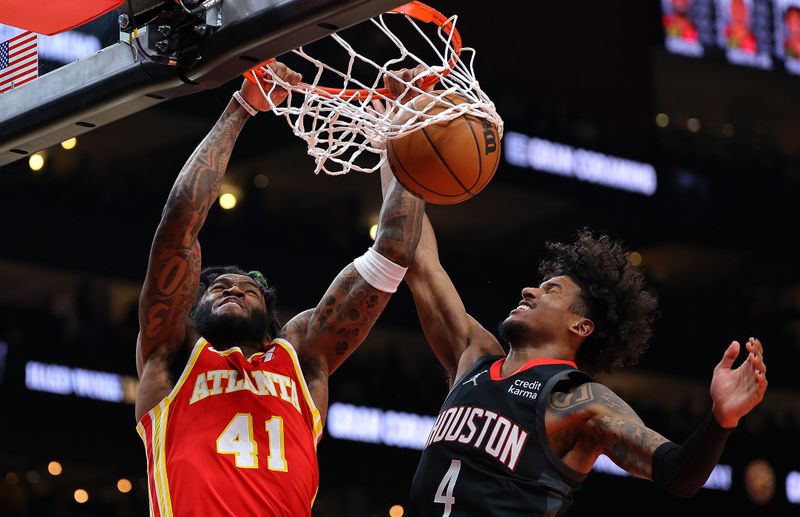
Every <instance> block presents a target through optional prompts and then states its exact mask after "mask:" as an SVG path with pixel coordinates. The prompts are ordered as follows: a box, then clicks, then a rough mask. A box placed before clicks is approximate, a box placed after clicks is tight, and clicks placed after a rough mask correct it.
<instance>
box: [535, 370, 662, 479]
mask: <svg viewBox="0 0 800 517" xmlns="http://www.w3.org/2000/svg"><path fill="white" fill-rule="evenodd" d="M548 410H549V411H551V412H552V413H553V414H554V415H555V416H556V417H559V418H571V417H578V418H581V415H583V417H584V418H588V419H589V421H590V422H591V425H590V427H589V428H588V429H589V430H590V434H589V435H588V436H591V439H592V441H593V442H595V443H597V444H599V445H600V446H601V447H602V449H604V450H605V451H607V452H608V454H609V455H610V456H611V457H612V459H613V460H614V461H615V462H616V463H617V464H618V465H620V466H621V467H622V468H624V469H625V470H627V471H628V472H631V473H633V474H636V475H638V476H640V477H649V476H650V475H651V464H652V457H653V452H654V451H655V450H656V448H658V446H659V445H661V444H662V443H664V442H666V441H667V440H666V438H664V437H663V436H661V435H660V434H658V433H657V432H655V431H653V430H651V429H649V428H647V426H645V425H644V423H643V422H642V420H641V419H640V418H639V416H638V415H637V414H636V412H635V411H634V410H633V409H632V408H631V407H630V406H629V405H628V404H626V403H625V402H624V401H623V400H622V399H621V398H619V396H617V395H616V394H615V393H614V392H613V391H611V390H610V389H608V388H607V387H606V386H603V385H602V384H598V383H585V384H581V385H580V386H576V387H573V388H572V389H570V390H569V391H567V392H553V393H552V394H551V395H550V399H549V401H548Z"/></svg>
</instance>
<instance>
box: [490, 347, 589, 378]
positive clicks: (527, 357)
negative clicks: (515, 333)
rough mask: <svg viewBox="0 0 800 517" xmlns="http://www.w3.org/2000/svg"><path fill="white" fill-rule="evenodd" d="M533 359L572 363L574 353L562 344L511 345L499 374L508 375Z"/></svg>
mask: <svg viewBox="0 0 800 517" xmlns="http://www.w3.org/2000/svg"><path fill="white" fill-rule="evenodd" d="M533 359H558V360H560V361H574V360H575V352H574V350H572V349H571V348H569V347H567V346H564V344H563V343H555V342H548V343H538V344H536V345H528V344H523V345H517V346H514V345H512V346H511V349H510V350H509V351H508V355H506V360H505V361H504V362H503V366H502V368H501V369H500V373H501V374H502V375H504V376H506V375H510V374H512V373H514V372H515V371H517V370H518V369H519V368H520V367H522V365H524V364H525V363H527V362H528V361H531V360H533Z"/></svg>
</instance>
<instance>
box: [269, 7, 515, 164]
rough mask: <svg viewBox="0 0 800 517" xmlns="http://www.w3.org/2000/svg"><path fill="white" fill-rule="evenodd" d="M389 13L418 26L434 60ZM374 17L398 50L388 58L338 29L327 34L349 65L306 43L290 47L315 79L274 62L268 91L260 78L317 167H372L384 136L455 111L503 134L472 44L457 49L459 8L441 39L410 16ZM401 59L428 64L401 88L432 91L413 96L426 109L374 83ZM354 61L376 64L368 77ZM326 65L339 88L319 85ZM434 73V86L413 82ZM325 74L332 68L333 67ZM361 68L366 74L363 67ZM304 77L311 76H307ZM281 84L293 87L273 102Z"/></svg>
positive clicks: (379, 156) (446, 117) (381, 154)
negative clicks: (298, 79)
mask: <svg viewBox="0 0 800 517" xmlns="http://www.w3.org/2000/svg"><path fill="white" fill-rule="evenodd" d="M384 16H392V17H398V16H402V17H403V18H405V19H406V20H408V22H409V23H411V24H412V25H413V28H414V29H416V30H415V31H414V32H416V33H418V34H419V35H420V37H421V38H422V39H423V41H424V44H426V45H428V46H430V48H431V49H432V50H433V52H434V54H435V56H436V58H435V59H436V60H437V62H436V63H435V64H428V63H425V62H424V61H423V60H422V59H420V58H419V57H417V56H416V55H415V54H413V53H412V52H410V51H409V50H408V49H407V48H406V47H405V46H404V45H403V42H401V41H400V39H399V38H398V37H397V36H396V35H395V34H394V33H393V32H392V31H391V30H390V29H389V27H388V26H387V25H386V22H385V21H384ZM369 21H370V22H371V23H372V24H373V25H374V26H375V27H377V29H379V30H380V31H381V32H383V34H385V35H386V37H388V38H389V40H390V41H391V42H392V43H394V44H395V45H396V46H397V50H398V52H399V53H398V55H397V56H396V57H394V58H392V59H389V60H388V61H386V62H385V63H376V62H375V61H373V60H371V59H369V58H367V57H364V56H363V55H361V54H360V53H359V52H358V51H357V50H356V49H354V48H353V46H351V45H350V44H349V43H348V42H346V41H345V40H344V39H342V37H341V36H340V35H338V34H332V35H331V36H330V37H331V38H333V39H334V40H335V41H336V42H337V43H338V44H339V45H340V46H341V47H342V49H343V50H344V51H345V52H347V55H348V56H349V59H348V60H347V62H348V64H347V67H346V69H344V70H337V69H336V68H334V67H331V66H329V65H328V64H326V63H324V62H322V61H320V60H319V59H316V58H314V57H313V56H311V55H309V54H308V53H306V51H305V50H304V49H303V47H300V48H298V49H295V50H293V51H292V52H293V53H294V54H296V55H298V56H300V57H302V58H304V59H305V60H307V61H309V62H311V63H313V64H314V66H315V67H316V70H317V72H316V75H315V76H314V78H313V80H312V81H311V82H308V83H301V84H299V85H296V86H292V85H290V84H288V83H287V82H285V81H282V80H281V79H280V78H278V77H277V76H276V75H275V74H274V72H273V71H272V70H271V69H270V68H269V67H264V70H265V72H266V75H265V77H269V78H271V80H272V81H273V86H272V87H271V88H270V89H268V90H266V91H265V88H264V87H263V86H262V83H261V81H258V82H257V84H258V86H259V88H260V89H261V93H262V94H263V95H264V97H265V98H266V100H267V102H268V103H269V104H270V106H271V107H272V111H273V112H274V113H275V114H276V115H279V116H283V117H285V118H286V121H287V122H288V123H289V126H290V127H291V128H292V131H293V132H294V134H295V135H296V136H298V137H300V138H302V139H303V140H305V141H306V143H307V144H308V154H309V155H311V156H313V157H314V161H315V162H316V168H315V170H314V173H315V174H319V172H320V171H324V172H325V173H326V174H330V175H339V174H346V173H347V172H349V171H350V170H357V171H360V172H373V171H375V170H377V169H378V168H379V167H380V166H381V165H382V164H383V162H384V160H385V159H386V153H385V151H384V149H385V144H386V141H387V140H389V139H395V138H399V137H402V136H403V135H406V134H408V133H411V132H413V131H416V130H418V129H421V128H423V127H426V126H429V125H431V124H436V123H439V122H443V121H446V120H451V119H454V118H457V117H459V116H461V115H463V114H465V113H467V114H471V115H474V116H476V117H479V118H481V119H484V120H486V121H488V122H491V123H493V124H494V125H496V126H497V130H498V135H499V136H500V137H502V134H503V120H502V119H501V118H500V116H499V115H498V114H497V111H496V110H495V106H494V103H493V102H492V101H491V99H489V97H488V96H487V95H486V94H485V93H484V92H483V90H481V88H480V85H479V84H478V80H477V79H476V78H475V72H474V70H473V61H474V59H475V50H474V49H472V48H467V47H463V48H461V54H460V57H459V56H458V55H457V53H456V50H455V48H454V46H453V34H454V33H455V24H456V21H457V16H452V17H450V18H449V19H448V20H447V22H446V23H445V24H444V25H443V27H446V28H452V30H448V31H446V30H443V28H442V27H439V28H438V30H437V35H438V39H439V43H438V45H437V44H436V43H434V42H433V41H431V38H429V37H428V36H427V35H426V34H425V33H424V32H423V30H422V29H421V28H420V24H421V23H422V22H418V21H417V20H414V19H413V18H411V17H410V16H407V15H402V14H382V15H379V16H378V17H376V18H373V19H371V20H369ZM365 40H366V38H365ZM401 62H402V63H404V64H405V63H409V62H413V63H414V65H412V66H410V67H409V66H408V65H407V64H406V65H404V66H403V67H404V68H414V67H415V66H416V65H425V68H426V70H425V71H424V72H422V73H420V74H419V75H418V76H417V77H414V78H413V79H412V80H411V81H409V82H406V81H401V82H402V84H404V85H405V91H404V95H405V94H406V93H407V92H410V91H413V92H416V93H417V94H419V95H420V96H424V97H427V98H428V99H430V101H425V102H422V103H419V102H417V103H416V104H417V105H418V106H424V108H423V109H421V110H416V109H414V108H413V106H412V105H411V103H407V104H402V103H400V102H398V101H397V100H395V99H392V98H389V97H387V96H386V95H383V94H381V93H379V92H376V91H375V90H377V89H378V88H380V87H381V86H383V77H384V75H385V74H387V73H390V72H391V71H392V70H395V71H396V70H398V69H399V68H401V66H400V65H399V63H401ZM357 63H358V64H359V67H360V68H363V64H367V65H369V69H370V70H373V69H374V77H372V78H371V79H370V80H369V81H363V80H359V79H357V78H356V77H353V68H354V66H355V65H356V64H357ZM448 70H449V73H448V72H447V71H448ZM323 72H330V73H333V74H335V75H336V76H338V77H340V78H341V79H342V82H343V84H342V86H341V90H337V91H336V92H334V93H328V92H326V91H323V90H320V89H318V87H319V86H320V85H319V81H320V78H321V77H322V74H323ZM431 74H433V75H435V76H436V77H437V78H438V79H439V82H438V83H437V85H436V89H435V90H434V91H431V92H425V91H423V90H421V89H419V88H418V87H416V86H414V84H413V83H415V82H417V80H418V79H420V78H422V77H426V76H428V75H431ZM328 75H329V76H330V74H328ZM359 75H360V76H363V74H359ZM370 75H372V73H370ZM304 79H305V80H308V77H305V78H304ZM276 85H280V86H281V87H283V88H286V89H287V90H289V96H288V98H287V99H286V101H285V103H283V104H281V105H280V106H278V105H275V103H274V102H273V101H272V99H271V97H270V93H271V91H272V90H273V89H274V88H276ZM348 89H365V90H368V92H367V94H366V95H363V96H362V95H353V94H352V92H351V94H348V93H347V92H345V90H348ZM448 94H456V95H457V96H459V97H461V98H462V99H464V100H465V101H466V102H463V103H460V104H456V103H453V102H452V101H450V100H448V99H446V98H445V96H446V95H448ZM404 95H401V96H400V98H403V96H404ZM373 99H379V100H381V101H382V102H383V103H384V104H385V105H386V107H387V110H386V111H385V112H384V113H379V112H378V111H376V110H375V109H374V108H373V106H372V101H373ZM433 101H435V102H433ZM437 104H438V106H437ZM442 105H445V106H446V108H445V109H443V110H442V111H439V109H440V108H441V107H442ZM434 106H437V109H436V111H439V112H438V113H436V114H429V113H428V112H429V111H431V108H433V107H434ZM397 113H403V114H404V115H405V116H403V117H401V118H402V119H403V122H402V123H399V122H397V121H396V120H395V119H396V118H397V117H396V115H397ZM356 161H358V163H356Z"/></svg>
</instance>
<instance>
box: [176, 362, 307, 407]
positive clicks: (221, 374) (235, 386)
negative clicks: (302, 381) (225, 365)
mask: <svg viewBox="0 0 800 517" xmlns="http://www.w3.org/2000/svg"><path fill="white" fill-rule="evenodd" d="M239 373H240V372H238V371H236V370H210V371H207V372H202V373H200V374H198V375H197V378H196V379H195V382H194V390H193V391H192V398H191V399H189V404H194V403H195V402H198V401H200V400H203V399H204V398H206V397H213V396H214V395H222V394H223V393H234V392H237V391H242V390H247V391H250V392H251V393H254V394H256V395H264V396H269V397H280V398H281V399H282V400H285V401H286V402H288V403H290V404H291V405H293V406H294V408H295V409H296V410H297V411H298V412H301V410H300V401H299V400H298V397H297V385H296V383H295V382H294V379H292V378H290V377H287V376H285V375H281V374H279V373H274V372H268V371H265V370H253V371H252V372H251V373H250V375H248V374H247V372H242V373H243V376H242V378H238V377H239ZM251 375H252V377H253V378H252V379H251V378H250V376H251ZM224 380H227V382H226V383H223V381H224ZM209 383H210V384H209Z"/></svg>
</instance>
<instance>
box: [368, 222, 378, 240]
mask: <svg viewBox="0 0 800 517" xmlns="http://www.w3.org/2000/svg"><path fill="white" fill-rule="evenodd" d="M377 236H378V225H377V224H373V225H372V226H370V227H369V238H370V239H372V240H373V241H374V240H375V237H377Z"/></svg>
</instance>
